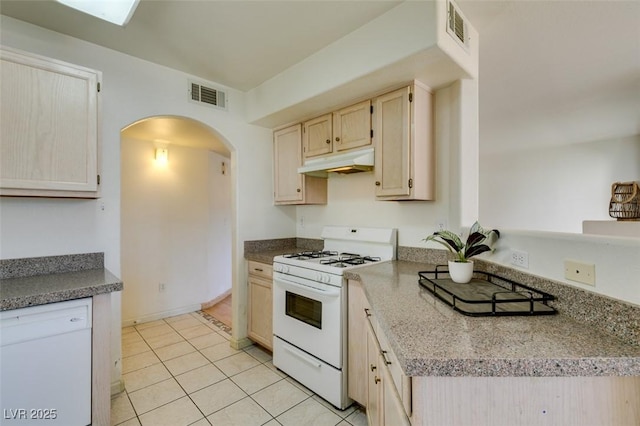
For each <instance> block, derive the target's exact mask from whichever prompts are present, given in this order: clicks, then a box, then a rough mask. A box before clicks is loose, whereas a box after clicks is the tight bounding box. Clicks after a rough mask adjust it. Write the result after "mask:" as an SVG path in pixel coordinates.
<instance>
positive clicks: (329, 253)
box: [282, 250, 382, 268]
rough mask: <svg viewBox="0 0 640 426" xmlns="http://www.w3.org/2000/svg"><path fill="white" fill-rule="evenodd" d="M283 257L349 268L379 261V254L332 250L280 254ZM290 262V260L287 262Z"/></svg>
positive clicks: (295, 260) (296, 260)
mask: <svg viewBox="0 0 640 426" xmlns="http://www.w3.org/2000/svg"><path fill="white" fill-rule="evenodd" d="M282 257H283V258H285V259H291V260H292V261H294V262H298V261H299V262H305V264H307V263H306V262H309V263H308V265H311V264H318V265H326V266H330V267H334V268H349V267H353V266H359V265H366V264H369V263H374V262H380V261H381V260H382V258H380V257H379V256H366V255H360V254H357V253H348V252H337V251H334V250H318V251H302V252H297V253H287V254H284V255H282ZM287 263H289V264H291V263H290V262H287Z"/></svg>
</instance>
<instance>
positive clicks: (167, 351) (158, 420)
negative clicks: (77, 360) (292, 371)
mask: <svg viewBox="0 0 640 426" xmlns="http://www.w3.org/2000/svg"><path fill="white" fill-rule="evenodd" d="M227 330H228V329H225V327H224V325H223V324H221V323H217V324H216V323H215V321H211V320H209V319H207V318H205V316H204V315H202V314H200V313H198V312H194V313H190V314H185V315H180V316H176V317H172V318H166V319H163V320H158V321H153V322H148V323H144V324H139V325H136V326H133V327H126V328H123V329H122V356H123V359H122V372H123V378H124V381H125V387H126V391H125V392H123V393H121V394H120V395H118V396H116V397H114V398H113V399H112V400H111V424H112V425H122V426H134V425H136V426H140V425H143V426H147V425H153V426H162V425H168V426H182V425H184V426H186V425H194V426H205V425H214V426H218V425H221V426H222V425H239V426H252V425H267V426H276V425H284V426H288V425H292V426H299V425H317V426H324V425H340V426H349V425H354V426H365V425H366V424H367V420H366V415H365V413H364V411H363V410H362V409H361V408H359V407H357V406H352V407H350V408H347V409H346V410H343V411H341V410H337V409H336V408H334V407H333V406H331V405H330V404H329V403H327V402H326V401H324V400H323V399H321V398H320V397H318V396H317V395H315V394H314V393H313V392H311V391H310V390H309V389H307V388H305V387H304V386H302V385H301V384H299V383H298V382H296V381H295V380H293V379H292V378H291V377H288V376H287V375H286V374H284V373H283V372H281V371H279V370H277V369H276V368H275V367H274V366H273V363H272V362H271V354H270V353H269V352H266V351H264V350H263V349H261V348H260V347H258V346H250V347H248V348H245V349H243V350H235V349H233V348H231V347H230V346H229V338H230V336H229V334H227Z"/></svg>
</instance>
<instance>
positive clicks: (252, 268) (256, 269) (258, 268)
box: [249, 260, 273, 280]
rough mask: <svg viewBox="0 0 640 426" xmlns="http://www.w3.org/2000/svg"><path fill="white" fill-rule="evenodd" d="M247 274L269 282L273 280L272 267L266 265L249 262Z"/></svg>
mask: <svg viewBox="0 0 640 426" xmlns="http://www.w3.org/2000/svg"><path fill="white" fill-rule="evenodd" d="M249 273H250V274H253V275H257V276H259V277H264V278H267V279H269V280H271V279H272V278H273V266H272V265H269V264H267V263H261V262H255V261H253V260H250V261H249Z"/></svg>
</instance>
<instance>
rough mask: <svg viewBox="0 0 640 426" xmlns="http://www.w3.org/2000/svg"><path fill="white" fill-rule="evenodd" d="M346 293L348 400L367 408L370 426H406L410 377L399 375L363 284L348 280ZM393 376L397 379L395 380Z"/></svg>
mask: <svg viewBox="0 0 640 426" xmlns="http://www.w3.org/2000/svg"><path fill="white" fill-rule="evenodd" d="M347 291H348V297H349V326H348V328H349V330H348V331H349V356H348V360H349V361H348V362H349V363H348V392H349V397H350V398H351V399H353V400H355V401H357V402H358V403H360V404H361V405H363V406H365V407H366V409H367V419H368V422H369V425H370V426H384V425H393V426H405V425H407V426H408V425H410V423H409V418H408V415H410V414H411V412H410V407H411V378H409V377H407V376H404V374H402V370H401V369H400V365H399V364H398V361H397V358H396V357H395V355H393V352H392V351H391V349H390V348H389V347H388V343H387V339H386V337H384V333H382V331H381V330H380V328H379V326H378V324H377V321H376V319H375V316H374V314H373V312H372V311H371V308H370V306H369V303H368V302H367V300H366V297H365V295H364V291H363V289H362V284H361V283H360V282H358V281H354V280H349V283H348V288H347ZM383 346H384V347H383ZM398 373H399V374H398ZM396 375H397V376H398V379H397V380H394V376H396ZM396 381H398V383H400V386H399V387H396V386H397V385H396ZM407 408H408V409H409V411H407Z"/></svg>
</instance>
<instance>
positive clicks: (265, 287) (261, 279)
mask: <svg viewBox="0 0 640 426" xmlns="http://www.w3.org/2000/svg"><path fill="white" fill-rule="evenodd" d="M248 284H249V303H248V305H249V309H248V318H247V335H248V336H249V338H250V339H251V340H253V341H254V342H256V343H258V344H260V345H261V346H264V347H265V348H267V349H269V350H273V308H272V304H273V267H272V266H271V265H268V264H266V263H260V262H254V261H249V275H248Z"/></svg>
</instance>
